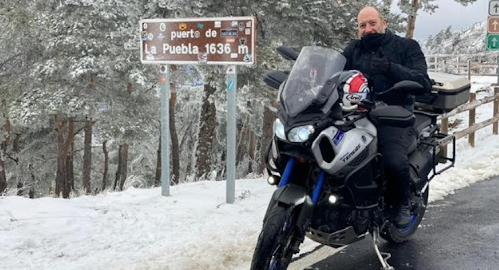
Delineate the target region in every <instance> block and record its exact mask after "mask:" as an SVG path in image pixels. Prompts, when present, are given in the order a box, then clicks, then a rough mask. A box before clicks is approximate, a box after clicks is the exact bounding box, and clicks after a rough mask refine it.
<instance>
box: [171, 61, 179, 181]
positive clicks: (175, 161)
mask: <svg viewBox="0 0 499 270" xmlns="http://www.w3.org/2000/svg"><path fill="white" fill-rule="evenodd" d="M171 69H172V72H175V71H176V70H177V66H176V65H172V66H171ZM170 90H171V96H170V119H169V121H170V137H171V140H172V148H171V151H170V153H171V158H172V175H171V177H170V179H171V184H172V185H176V184H178V182H179V177H180V175H179V171H180V156H179V153H180V150H179V144H178V136H177V128H176V126H175V103H176V101H177V90H176V86H175V84H174V83H171V84H170Z"/></svg>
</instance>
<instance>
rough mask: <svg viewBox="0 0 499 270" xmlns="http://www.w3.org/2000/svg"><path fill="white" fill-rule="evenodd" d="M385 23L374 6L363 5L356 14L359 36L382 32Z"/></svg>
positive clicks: (383, 31) (384, 29) (385, 25)
mask: <svg viewBox="0 0 499 270" xmlns="http://www.w3.org/2000/svg"><path fill="white" fill-rule="evenodd" d="M387 25H388V24H387V22H386V20H385V19H383V17H382V16H381V13H380V12H379V11H378V9H376V8H375V7H364V8H363V9H361V10H360V12H359V15H357V29H358V31H359V37H360V38H362V37H364V36H366V35H368V34H374V33H378V34H384V33H385V31H386V27H387Z"/></svg>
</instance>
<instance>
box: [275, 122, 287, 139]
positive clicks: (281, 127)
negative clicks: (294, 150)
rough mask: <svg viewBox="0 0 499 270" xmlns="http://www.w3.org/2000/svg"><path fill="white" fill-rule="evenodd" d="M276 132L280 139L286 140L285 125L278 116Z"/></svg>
mask: <svg viewBox="0 0 499 270" xmlns="http://www.w3.org/2000/svg"><path fill="white" fill-rule="evenodd" d="M274 132H275V135H276V136H277V137H278V138H279V139H281V140H286V134H285V132H284V125H283V124H282V123H281V120H279V118H277V119H276V120H275V122H274Z"/></svg>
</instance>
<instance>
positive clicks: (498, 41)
mask: <svg viewBox="0 0 499 270" xmlns="http://www.w3.org/2000/svg"><path fill="white" fill-rule="evenodd" d="M487 50H499V35H491V34H488V35H487Z"/></svg>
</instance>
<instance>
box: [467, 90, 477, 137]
mask: <svg viewBox="0 0 499 270" xmlns="http://www.w3.org/2000/svg"><path fill="white" fill-rule="evenodd" d="M475 100H476V93H470V102H473V101H475ZM475 115H476V109H472V110H470V114H469V116H470V117H469V121H468V123H469V124H468V126H469V127H472V126H473V125H475ZM468 143H469V145H471V147H475V132H471V133H470V134H469V135H468Z"/></svg>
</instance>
